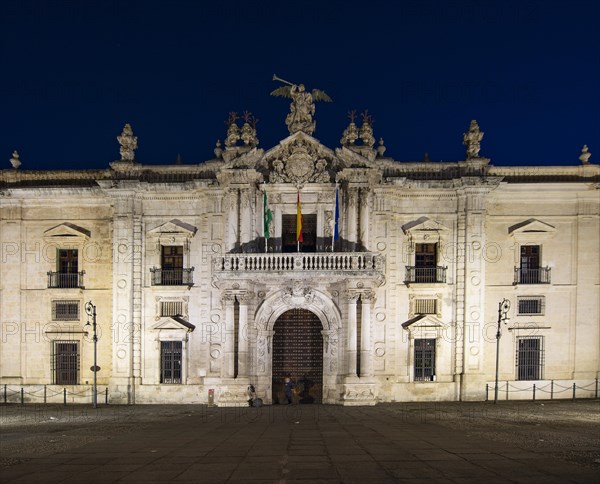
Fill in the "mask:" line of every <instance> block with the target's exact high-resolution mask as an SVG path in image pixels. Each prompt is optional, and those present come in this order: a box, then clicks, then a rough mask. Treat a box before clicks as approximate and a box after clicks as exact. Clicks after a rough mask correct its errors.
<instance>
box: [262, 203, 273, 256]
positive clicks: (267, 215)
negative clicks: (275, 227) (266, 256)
mask: <svg viewBox="0 0 600 484" xmlns="http://www.w3.org/2000/svg"><path fill="white" fill-rule="evenodd" d="M263 209H264V213H263V216H264V218H263V231H264V236H265V252H266V251H267V243H266V241H267V240H269V228H270V226H271V220H273V212H271V209H270V208H269V207H268V205H267V192H266V191H265V192H263Z"/></svg>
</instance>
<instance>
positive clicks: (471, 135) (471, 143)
mask: <svg viewBox="0 0 600 484" xmlns="http://www.w3.org/2000/svg"><path fill="white" fill-rule="evenodd" d="M482 139H483V132H482V131H481V130H480V129H479V125H478V124H477V121H475V120H474V119H473V120H472V121H471V125H470V126H469V131H468V132H467V133H463V145H465V146H466V147H467V160H470V159H473V158H479V150H480V149H481V144H480V143H481V140H482Z"/></svg>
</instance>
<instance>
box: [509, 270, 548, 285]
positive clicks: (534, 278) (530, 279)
mask: <svg viewBox="0 0 600 484" xmlns="http://www.w3.org/2000/svg"><path fill="white" fill-rule="evenodd" d="M513 284H550V268H549V267H538V268H536V269H523V268H521V267H515V281H514V283H513Z"/></svg>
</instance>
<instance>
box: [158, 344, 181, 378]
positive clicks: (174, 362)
mask: <svg viewBox="0 0 600 484" xmlns="http://www.w3.org/2000/svg"><path fill="white" fill-rule="evenodd" d="M181 358H182V343H181V341H161V342H160V382H161V383H181Z"/></svg>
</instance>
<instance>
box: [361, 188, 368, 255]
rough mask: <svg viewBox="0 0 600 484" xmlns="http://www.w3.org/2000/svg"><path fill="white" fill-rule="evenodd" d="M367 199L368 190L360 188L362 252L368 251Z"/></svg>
mask: <svg viewBox="0 0 600 484" xmlns="http://www.w3.org/2000/svg"><path fill="white" fill-rule="evenodd" d="M369 197H370V191H369V189H368V188H362V189H361V190H360V245H361V246H362V248H363V249H364V250H369V207H370V203H369V202H370V200H369Z"/></svg>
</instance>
